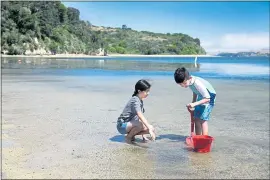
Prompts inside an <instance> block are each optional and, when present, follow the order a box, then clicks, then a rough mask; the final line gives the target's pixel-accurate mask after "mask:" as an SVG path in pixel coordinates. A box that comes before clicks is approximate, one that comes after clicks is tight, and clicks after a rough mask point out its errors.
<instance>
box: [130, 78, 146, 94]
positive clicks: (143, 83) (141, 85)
mask: <svg viewBox="0 0 270 180" xmlns="http://www.w3.org/2000/svg"><path fill="white" fill-rule="evenodd" d="M150 87H151V84H150V83H149V82H147V81H146V80H144V79H141V80H139V81H138V82H137V83H136V85H135V91H134V93H133V95H132V96H136V95H137V94H138V93H139V91H146V90H147V89H149V88H150Z"/></svg>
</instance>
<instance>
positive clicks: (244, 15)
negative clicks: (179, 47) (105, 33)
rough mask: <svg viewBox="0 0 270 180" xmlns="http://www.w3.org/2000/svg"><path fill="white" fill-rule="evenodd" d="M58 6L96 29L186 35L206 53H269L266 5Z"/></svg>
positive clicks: (87, 3)
mask: <svg viewBox="0 0 270 180" xmlns="http://www.w3.org/2000/svg"><path fill="white" fill-rule="evenodd" d="M62 3H63V4H64V5H65V6H67V7H74V8H76V9H78V10H79V11H80V18H81V19H82V20H88V21H89V22H90V23H91V24H93V25H96V26H105V27H122V25H123V24H125V25H127V26H128V27H130V28H132V29H134V30H138V31H143V30H144V31H151V32H157V33H184V34H188V35H190V36H191V37H193V38H199V39H200V40H201V45H202V47H203V48H204V49H205V50H206V51H207V52H209V53H211V52H236V51H250V50H259V49H265V48H267V49H269V8H270V2H269V1H268V2H134V1H133V2H84V1H81V2H65V1H62Z"/></svg>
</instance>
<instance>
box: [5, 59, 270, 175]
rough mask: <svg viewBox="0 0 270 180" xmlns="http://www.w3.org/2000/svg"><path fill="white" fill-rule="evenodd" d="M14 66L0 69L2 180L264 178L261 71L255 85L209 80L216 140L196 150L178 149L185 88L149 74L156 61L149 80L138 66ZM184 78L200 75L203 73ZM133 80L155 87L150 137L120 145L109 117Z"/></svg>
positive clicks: (187, 95)
mask: <svg viewBox="0 0 270 180" xmlns="http://www.w3.org/2000/svg"><path fill="white" fill-rule="evenodd" d="M87 61H88V60H87ZM90 61H92V60H90ZM127 61H131V60H127ZM252 62H253V61H252ZM263 62H264V63H265V61H263ZM91 63H92V62H91ZM208 63H209V62H208ZM264 63H263V64H264ZM210 64H211V65H213V64H214V65H215V63H210ZM226 64H227V65H228V64H230V63H226ZM206 65H207V64H206ZM206 65H205V64H202V65H201V66H200V67H203V66H204V68H205V69H208V70H207V73H208V74H210V70H211V69H212V70H214V69H215V68H217V67H215V68H213V67H212V66H211V65H210V67H207V68H206ZM222 65H223V66H224V64H222ZM11 66H13V64H11ZM14 66H15V65H14ZM16 66H19V67H20V69H4V70H5V72H4V73H3V81H2V86H3V87H2V96H3V110H2V113H3V122H4V123H3V126H4V125H5V124H11V125H12V126H11V125H10V126H8V127H9V128H5V131H3V134H4V135H5V137H6V138H5V141H4V143H3V145H4V146H3V172H4V173H5V176H7V178H19V177H26V178H27V177H28V178H29V177H30V178H38V177H41V178H89V177H91V178H163V179H164V178H166V179H171V178H209V179H210V178H211V179H213V178H238V179H240V178H250V179H251V178H268V177H269V81H265V80H263V79H264V78H261V77H262V76H261V75H260V73H254V74H255V75H258V76H259V78H258V79H257V80H256V78H254V75H252V74H251V75H250V76H248V77H245V78H246V81H242V80H241V78H239V76H234V79H233V80H231V79H229V78H223V77H222V76H221V75H219V78H207V79H208V80H209V81H210V82H211V83H212V84H213V86H214V87H215V89H216V91H217V93H218V96H217V104H216V106H215V109H214V111H213V114H212V116H211V120H210V121H209V130H210V135H212V136H213V137H214V138H215V140H214V143H213V148H212V151H211V152H210V153H207V154H201V153H195V152H192V151H189V150H187V149H186V146H185V144H184V140H185V137H186V136H188V135H189V134H190V132H189V130H190V121H189V114H188V113H187V111H186V109H185V104H186V103H189V102H190V100H191V99H192V97H191V92H190V91H189V90H187V89H183V88H180V87H179V86H177V85H176V84H175V82H174V80H173V78H171V77H170V76H168V74H166V71H163V70H159V71H156V65H155V68H154V70H153V71H152V74H151V72H150V71H148V70H141V69H140V68H139V69H137V72H136V73H134V71H118V70H109V71H107V70H104V69H99V70H94V69H93V68H88V69H80V68H79V69H72V70H71V69H65V68H62V69H58V68H57V69H56V70H54V69H51V68H48V67H46V68H43V69H28V68H25V67H22V66H21V64H16ZM164 66H166V65H164ZM233 66H234V65H233ZM248 66H249V65H248ZM259 66H260V65H259ZM108 67H111V66H108ZM152 67H153V66H152ZM262 67H263V68H265V66H264V65H263V66H262ZM162 68H164V67H162ZM167 68H168V67H167ZM174 68H175V67H172V68H171V70H173V69H174ZM190 68H191V69H192V67H190ZM227 70H230V68H227ZM255 70H256V69H255ZM217 71H220V70H217ZM249 71H250V70H249ZM156 72H159V73H163V72H165V75H162V76H160V75H157V73H156ZM172 72H173V71H170V72H169V73H172ZM192 72H194V73H201V75H202V74H203V70H202V69H201V68H200V69H199V71H198V69H196V68H194V67H193V70H192ZM226 73H228V74H230V75H232V74H233V73H232V72H231V71H229V72H226ZM241 73H242V72H241ZM223 74H225V73H224V72H223ZM223 76H225V75H223ZM251 76H252V78H250V77H251ZM93 77H94V78H95V79H94V78H93ZM140 77H146V78H149V79H150V80H151V82H152V84H153V87H152V89H151V93H150V96H149V97H148V98H147V99H146V100H145V102H144V104H145V109H146V113H145V115H146V117H147V119H148V120H149V121H150V122H151V123H152V124H153V126H154V127H155V129H156V131H157V135H158V137H157V140H156V142H150V143H141V142H140V137H139V136H138V137H137V141H136V142H137V145H127V144H126V143H124V137H123V136H122V135H119V134H118V132H117V130H116V127H115V126H116V118H117V117H118V116H119V113H121V111H122V109H123V107H124V105H125V103H126V102H127V100H128V98H130V96H131V94H132V92H133V87H134V83H135V82H136V81H137V80H138V78H140ZM251 79H252V81H250V80H251ZM15 144H16V146H15ZM18 148H22V149H23V151H19V150H18Z"/></svg>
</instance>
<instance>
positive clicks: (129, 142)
mask: <svg viewBox="0 0 270 180" xmlns="http://www.w3.org/2000/svg"><path fill="white" fill-rule="evenodd" d="M125 140H126V143H128V144H132V138H129V137H127V136H126V137H125Z"/></svg>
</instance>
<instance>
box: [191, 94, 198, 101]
mask: <svg viewBox="0 0 270 180" xmlns="http://www.w3.org/2000/svg"><path fill="white" fill-rule="evenodd" d="M196 99H197V94H196V93H193V99H192V103H194V102H196Z"/></svg>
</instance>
